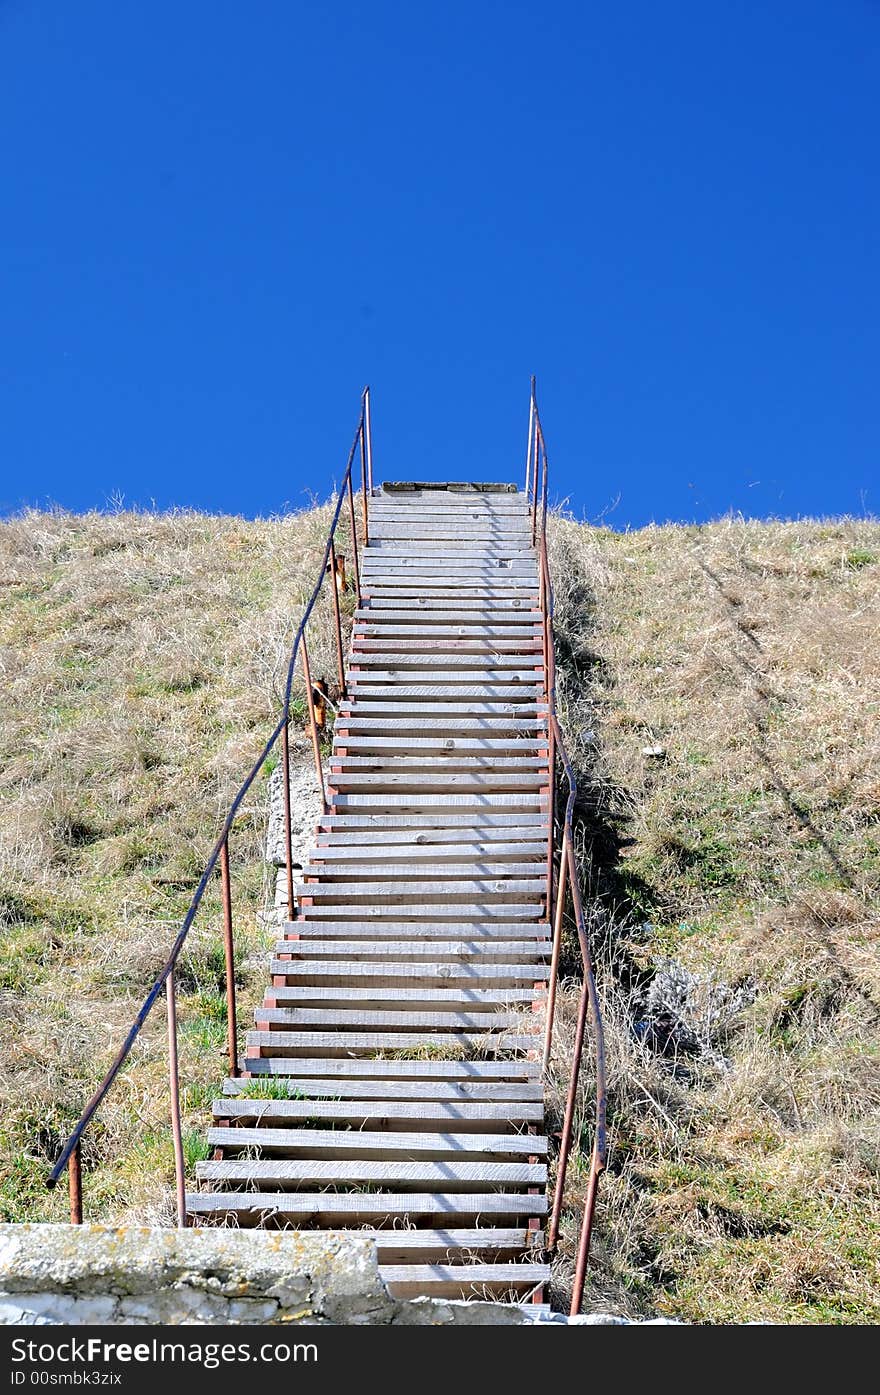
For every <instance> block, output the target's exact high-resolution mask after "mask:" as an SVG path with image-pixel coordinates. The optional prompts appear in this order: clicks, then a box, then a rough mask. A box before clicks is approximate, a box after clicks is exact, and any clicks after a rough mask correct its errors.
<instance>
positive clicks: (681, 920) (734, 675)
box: [553, 520, 880, 1322]
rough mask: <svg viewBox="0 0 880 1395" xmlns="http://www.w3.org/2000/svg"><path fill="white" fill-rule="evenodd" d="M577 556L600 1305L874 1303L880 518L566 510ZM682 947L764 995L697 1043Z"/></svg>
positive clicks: (576, 690)
mask: <svg viewBox="0 0 880 1395" xmlns="http://www.w3.org/2000/svg"><path fill="white" fill-rule="evenodd" d="M553 568H554V576H555V578H556V580H557V592H558V630H559V633H560V649H561V651H562V658H563V664H562V671H563V707H564V711H565V718H566V726H567V729H568V731H569V732H570V733H571V736H572V742H573V745H574V747H575V750H576V754H577V760H578V765H579V768H580V771H581V802H580V807H579V811H578V813H579V824H580V835H581V839H582V866H583V876H584V880H585V882H586V884H587V885H588V886H589V888H590V890H591V892H592V895H593V898H594V900H593V911H592V914H593V919H594V922H595V924H594V937H595V941H596V944H597V947H598V951H599V959H600V968H601V979H602V992H603V998H604V1005H605V1017H606V1023H607V1029H608V1034H609V1062H610V1118H609V1122H610V1130H611V1157H610V1167H609V1173H608V1175H607V1176H606V1178H605V1179H604V1181H603V1191H602V1199H601V1202H600V1207H599V1213H598V1234H597V1242H596V1251H595V1253H596V1259H597V1263H596V1265H595V1266H594V1269H593V1273H592V1276H591V1279H590V1285H589V1288H588V1295H587V1298H588V1304H589V1305H591V1306H599V1305H601V1304H607V1303H608V1302H611V1303H612V1304H613V1305H614V1306H616V1307H618V1308H623V1309H629V1310H630V1311H639V1310H659V1311H661V1312H664V1313H671V1314H675V1315H680V1316H683V1317H686V1318H689V1319H692V1320H697V1321H744V1320H773V1321H798V1322H841V1321H843V1322H857V1321H874V1322H876V1321H877V1320H878V1319H880V1298H878V1292H880V1185H878V1174H880V1072H878V1069H877V1066H878V1055H880V1051H878V1045H880V1032H878V1007H880V959H878V938H880V935H878V931H880V916H878V896H877V893H878V881H880V762H878V753H880V751H878V722H877V714H878V707H880V646H878V644H877V614H878V603H880V527H878V525H877V524H873V523H868V522H857V521H852V520H844V521H833V522H809V523H787V524H776V523H769V524H760V523H746V522H743V521H741V520H728V521H725V522H722V523H717V524H713V525H711V526H708V527H702V528H696V527H692V528H687V527H664V528H649V529H645V530H643V531H641V532H638V533H632V534H615V533H611V532H609V531H607V530H601V529H586V528H583V527H579V526H578V525H576V524H574V523H571V522H567V521H564V520H563V521H559V522H558V523H557V524H556V526H555V528H554V537H553ZM650 747H654V748H656V747H662V748H663V752H664V754H663V755H662V756H656V755H654V756H650V755H645V754H644V752H645V750H646V748H650ZM670 960H671V961H673V962H674V964H675V965H678V966H682V967H683V968H685V969H687V970H688V971H690V972H691V973H692V974H695V975H697V976H698V978H697V980H696V982H697V984H698V987H699V986H700V985H702V991H703V992H707V991H712V992H718V991H727V992H728V993H729V994H732V995H733V997H734V999H736V1000H737V1002H738V1004H739V1005H738V1007H736V1004H735V1007H736V1010H734V1011H732V1012H730V1013H725V1012H722V1013H721V1015H720V1017H719V1019H718V1020H717V1021H716V1022H714V1024H713V1023H709V1025H708V1026H707V1025H706V1024H705V1023H704V1025H703V1027H702V1028H700V1030H702V1031H703V1032H704V1036H705V1040H703V1041H701V1042H700V1043H699V1044H698V1045H695V1042H694V1041H693V1040H688V1033H687V1032H682V1031H679V1030H678V1029H679V1027H680V1026H681V1023H677V1022H676V1021H675V1020H674V1015H673V1018H672V1019H668V1020H666V1021H663V1022H661V1024H660V1028H658V1027H657V1025H656V1020H655V1021H654V1022H653V1023H652V1019H651V1016H650V1009H649V1005H650V999H651V984H652V981H653V980H654V979H655V977H656V976H657V974H658V970H659V971H661V973H662V971H663V970H664V968H665V967H666V966H668V964H669V961H670ZM573 965H574V956H572V967H573ZM719 984H724V985H727V988H726V990H719V989H718V985H719ZM574 994H575V989H574V985H572V988H571V989H570V991H569V993H568V995H567V1002H566V1005H565V1010H564V1016H565V1019H566V1022H567V1024H568V1025H567V1027H566V1028H565V1029H564V1031H563V1039H562V1041H561V1042H560V1047H561V1050H560V1053H559V1067H558V1068H559V1069H563V1068H564V1054H565V1051H564V1038H565V1031H566V1030H567V1031H569V1032H570V1030H571V1025H570V1024H571V1019H572V1014H573V1005H574V1001H575V996H574ZM737 995H739V997H738V999H737ZM707 1021H708V1019H707ZM698 1035H699V1031H698ZM583 1119H584V1121H585V1122H584V1141H585V1143H587V1144H588V1143H589V1140H590V1119H591V1111H590V1105H589V1099H588V1090H587V1091H585V1095H584V1101H583ZM580 1190H581V1191H582V1190H583V1188H582V1187H581V1189H580ZM575 1191H577V1187H576V1188H575ZM577 1219H578V1218H577V1215H576V1212H575V1209H573V1210H572V1211H571V1212H570V1213H569V1215H568V1217H567V1220H566V1227H565V1232H564V1234H565V1245H566V1249H567V1251H568V1256H569V1257H568V1258H563V1260H562V1261H561V1262H560V1264H559V1275H558V1281H559V1285H560V1287H561V1288H562V1289H563V1290H564V1288H565V1286H566V1283H567V1282H570V1254H571V1250H572V1246H573V1244H574V1241H575V1236H576V1228H577Z"/></svg>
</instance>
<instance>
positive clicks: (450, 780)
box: [326, 767, 549, 795]
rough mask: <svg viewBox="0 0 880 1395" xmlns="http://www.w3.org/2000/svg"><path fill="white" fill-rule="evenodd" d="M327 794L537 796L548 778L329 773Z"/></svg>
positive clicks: (538, 773)
mask: <svg viewBox="0 0 880 1395" xmlns="http://www.w3.org/2000/svg"><path fill="white" fill-rule="evenodd" d="M326 783H327V788H328V790H336V791H338V792H340V793H363V792H369V791H372V792H374V793H379V792H380V791H381V792H385V793H391V794H395V793H397V792H398V791H399V792H400V793H406V794H430V793H432V792H433V791H435V790H436V791H437V792H438V793H440V794H456V793H458V794H466V793H473V794H490V795H491V794H499V793H502V792H504V791H507V792H511V791H522V792H523V793H531V792H534V793H535V794H538V793H540V791H541V790H546V789H547V787H548V784H549V777H548V774H547V771H546V769H544V770H542V769H541V768H540V767H538V768H537V769H535V770H528V769H527V770H497V771H485V772H480V771H479V770H477V771H474V772H473V773H469V772H468V771H467V770H446V771H443V772H434V773H432V772H428V773H423V772H421V771H419V770H411V771H403V770H400V771H399V770H397V769H396V768H395V769H390V770H361V771H359V770H353V771H348V770H343V769H338V770H329V771H328V772H327V776H326Z"/></svg>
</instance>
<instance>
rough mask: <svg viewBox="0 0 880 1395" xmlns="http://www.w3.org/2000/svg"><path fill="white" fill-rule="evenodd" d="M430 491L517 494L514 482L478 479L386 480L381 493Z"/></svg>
mask: <svg viewBox="0 0 880 1395" xmlns="http://www.w3.org/2000/svg"><path fill="white" fill-rule="evenodd" d="M428 491H431V492H432V493H441V494H442V493H448V494H517V493H519V490H518V488H517V486H516V485H515V484H494V483H492V482H491V481H489V482H480V481H478V480H386V481H385V483H384V484H383V485H382V489H381V493H382V494H411V493H422V492H428Z"/></svg>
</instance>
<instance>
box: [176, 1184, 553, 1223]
mask: <svg viewBox="0 0 880 1395" xmlns="http://www.w3.org/2000/svg"><path fill="white" fill-rule="evenodd" d="M187 1214H188V1215H190V1216H192V1219H194V1221H195V1222H197V1223H198V1222H199V1219H205V1221H208V1222H211V1221H212V1219H218V1221H220V1222H222V1221H226V1219H232V1218H234V1221H236V1225H238V1226H264V1228H266V1229H271V1228H272V1226H285V1228H286V1226H290V1225H293V1226H303V1225H318V1226H324V1228H328V1229H344V1228H346V1226H351V1225H357V1223H358V1222H363V1221H370V1222H372V1223H375V1221H377V1218H378V1219H385V1218H386V1216H399V1218H402V1219H406V1221H409V1222H411V1223H416V1222H417V1221H421V1219H434V1221H437V1219H438V1218H442V1219H443V1221H445V1222H448V1223H449V1222H450V1221H455V1218H456V1216H462V1219H464V1221H469V1219H470V1221H473V1218H474V1216H483V1215H492V1216H495V1218H496V1219H499V1221H509V1222H516V1221H517V1219H520V1218H527V1216H543V1215H547V1200H545V1198H544V1197H541V1196H527V1194H526V1193H522V1191H519V1193H503V1191H494V1193H491V1191H490V1193H476V1191H470V1193H469V1191H459V1193H442V1191H421V1193H413V1191H410V1193H389V1191H375V1193H368V1191H363V1193H350V1191H349V1193H344V1191H311V1193H310V1191H305V1193H294V1191H287V1193H285V1191H275V1193H272V1191H244V1193H241V1191H213V1193H212V1191H201V1193H199V1191H195V1193H187Z"/></svg>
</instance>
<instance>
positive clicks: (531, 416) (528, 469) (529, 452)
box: [525, 374, 535, 502]
mask: <svg viewBox="0 0 880 1395" xmlns="http://www.w3.org/2000/svg"><path fill="white" fill-rule="evenodd" d="M534 424H535V378H534V374H533V375H532V390H531V392H530V393H529V439H528V441H527V443H526V484H525V489H526V502H528V494H529V480H530V478H531V474H532V431H533V430H534Z"/></svg>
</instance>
